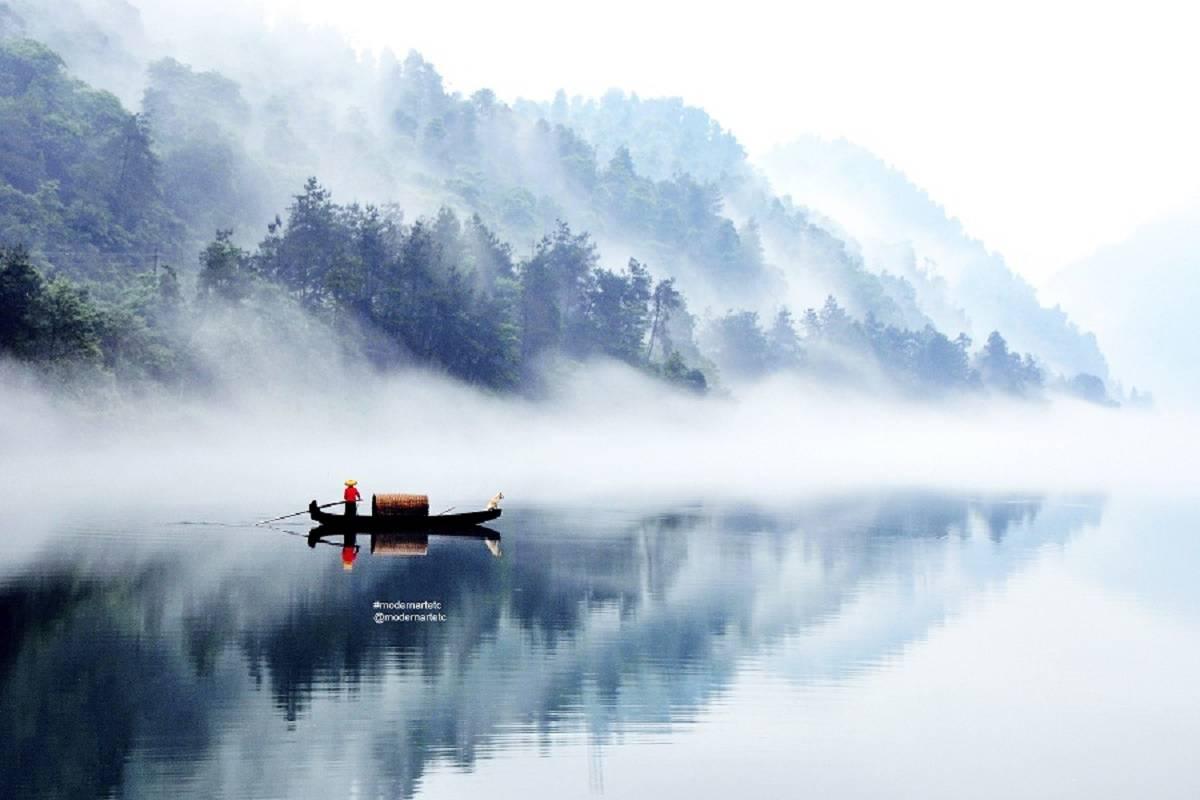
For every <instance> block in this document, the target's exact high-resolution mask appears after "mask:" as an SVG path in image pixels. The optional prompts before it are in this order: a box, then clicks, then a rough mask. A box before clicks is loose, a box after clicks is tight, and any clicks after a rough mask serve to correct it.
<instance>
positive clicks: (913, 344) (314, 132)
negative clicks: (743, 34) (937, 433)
mask: <svg viewBox="0 0 1200 800" xmlns="http://www.w3.org/2000/svg"><path fill="white" fill-rule="evenodd" d="M109 1H110V2H117V0H109ZM4 8H5V11H4V16H3V19H4V22H3V27H2V28H0V30H2V31H3V33H4V39H3V42H2V44H0V119H2V121H3V127H4V129H5V131H6V134H7V133H8V132H9V131H12V132H14V135H6V136H5V137H4V140H3V142H0V243H2V244H3V246H4V248H5V251H4V256H3V259H4V260H3V264H4V266H3V270H4V272H3V274H2V275H0V293H3V295H2V296H0V303H3V304H4V307H5V309H6V322H5V326H4V330H3V331H2V332H0V347H3V348H4V350H5V351H7V352H8V353H9V354H10V355H13V356H16V357H18V358H20V359H23V360H26V361H32V362H38V363H51V362H52V363H55V364H59V365H61V364H63V363H67V362H71V363H74V362H86V363H89V364H91V365H92V366H93V367H94V368H96V369H98V370H100V371H101V372H103V373H105V374H109V375H114V376H117V377H118V378H119V379H120V380H121V381H125V382H129V381H139V380H151V381H160V382H162V381H167V382H173V383H175V384H176V385H180V386H187V385H191V384H192V383H194V382H195V381H196V380H197V379H198V376H201V375H202V373H203V369H202V367H201V364H202V361H203V359H202V358H201V357H200V355H199V352H198V350H199V348H200V345H199V344H198V340H197V337H196V335H195V330H196V328H197V326H199V325H201V324H203V323H204V322H205V321H206V320H207V321H211V319H212V318H213V317H214V315H215V314H217V313H218V312H217V311H215V309H218V308H221V309H228V308H234V309H237V311H238V313H240V314H243V315H244V314H250V315H258V316H260V317H264V318H274V317H273V316H272V315H274V314H275V313H276V311H277V309H278V308H280V307H287V308H292V309H295V310H297V311H299V312H300V313H299V316H298V317H290V316H289V317H288V318H289V319H297V318H298V319H302V320H304V323H303V324H304V325H305V326H309V327H312V328H313V329H319V330H327V331H328V332H329V333H330V335H331V336H334V337H337V339H338V341H341V342H343V343H345V346H347V347H348V348H351V349H353V350H355V351H356V352H361V354H362V355H364V356H365V357H366V358H367V359H368V360H369V361H370V363H372V364H374V365H375V366H377V367H378V368H381V369H387V368H391V367H394V366H398V365H401V364H420V365H426V366H430V367H433V368H436V369H441V370H444V371H446V372H448V373H449V374H451V375H454V376H456V377H458V378H461V379H463V380H467V381H471V382H474V383H478V384H480V385H485V386H490V387H495V388H502V389H529V388H532V387H535V386H536V385H538V375H539V374H540V373H541V370H542V366H543V365H544V364H545V363H546V360H547V358H561V357H565V358H569V359H586V358H590V357H595V356H606V357H611V358H615V359H618V360H621V361H625V362H627V363H629V364H631V365H633V366H635V367H637V368H640V369H644V370H646V371H647V372H650V373H652V374H657V375H660V376H662V377H664V378H665V379H667V380H670V381H674V382H676V383H679V384H682V385H685V386H687V387H690V388H693V389H701V390H702V389H704V388H705V387H707V386H711V385H712V384H714V383H728V382H736V381H738V380H742V379H755V378H759V377H762V376H765V375H767V374H770V373H771V372H775V371H780V370H787V371H795V372H799V373H803V374H808V375H812V376H815V377H818V378H820V379H822V380H827V381H837V382H848V383H854V384H857V385H863V384H866V385H872V386H879V387H883V386H889V387H892V388H894V389H899V390H902V391H906V392H916V393H919V394H924V395H929V394H935V395H936V394H941V393H944V392H946V391H974V390H976V389H978V388H980V387H992V388H994V389H996V390H1002V391H1006V392H1014V393H1020V394H1029V393H1037V392H1039V391H1040V390H1041V389H1042V387H1043V386H1044V385H1047V384H1050V385H1060V386H1063V387H1069V386H1071V385H1075V384H1069V383H1068V382H1067V377H1068V376H1069V377H1071V378H1074V377H1075V375H1074V372H1073V371H1070V367H1069V364H1066V363H1065V362H1062V361H1059V360H1054V361H1051V362H1042V361H1040V360H1039V359H1038V356H1039V355H1041V354H1040V353H1035V354H1033V355H1025V356H1021V355H1018V354H1016V353H1013V352H1010V350H1009V348H1008V346H1007V344H1006V343H1005V341H1004V339H1005V336H1007V335H1010V332H1009V331H1008V330H1004V331H1002V332H996V333H994V334H992V335H991V336H990V337H989V338H988V340H987V342H986V345H985V346H982V347H980V348H979V349H976V344H975V343H974V342H973V341H972V339H971V337H970V336H969V335H966V334H965V333H964V332H965V331H967V330H969V327H968V326H967V325H966V324H964V325H962V326H953V322H954V320H955V319H956V318H954V317H951V318H950V323H951V325H949V326H948V325H946V322H945V320H946V319H947V318H946V316H945V315H944V314H941V313H936V312H934V311H931V310H930V309H927V308H926V307H925V306H924V305H923V303H922V299H923V298H922V292H921V291H920V288H921V287H919V286H916V285H914V283H913V282H912V281H911V280H910V279H909V277H907V276H901V275H899V274H897V273H894V272H887V271H875V270H872V269H871V268H869V266H868V263H867V262H866V261H865V260H864V258H863V256H862V254H861V252H860V251H859V250H858V248H857V246H856V245H855V243H854V242H852V241H848V240H846V239H843V238H839V236H838V234H837V233H836V226H834V225H830V224H828V223H826V222H824V221H823V220H821V219H820V218H818V217H816V216H815V215H813V214H812V213H811V212H809V211H808V210H807V209H805V208H803V207H800V206H797V205H795V204H793V203H792V202H791V201H790V200H789V199H787V198H782V199H781V198H778V197H775V196H774V195H772V194H771V193H770V190H769V187H768V185H767V184H766V182H765V181H764V180H762V178H761V176H759V175H757V174H756V173H755V172H754V171H753V170H751V169H750V168H749V167H748V166H747V164H746V162H745V158H744V153H743V152H742V150H741V147H740V145H738V143H737V141H736V139H734V138H733V136H732V135H731V134H729V133H728V132H727V131H725V130H723V129H722V128H721V127H720V126H719V125H717V124H716V123H715V122H713V121H712V120H711V119H709V118H708V117H707V115H705V114H704V113H703V112H702V111H699V110H697V109H690V108H687V107H686V106H683V105H682V104H681V103H679V102H678V101H640V100H638V99H637V98H636V97H628V96H625V95H619V94H617V95H610V96H606V97H605V98H603V99H602V100H601V101H599V102H598V104H597V103H590V104H589V103H587V102H584V101H571V102H567V101H566V100H565V98H563V97H559V98H558V99H557V100H556V101H555V102H554V103H553V104H550V105H549V106H548V107H540V106H538V105H536V104H531V103H517V104H514V105H512V106H509V105H506V104H505V103H503V102H501V101H500V100H499V99H498V98H497V97H496V95H495V94H494V93H493V92H491V91H490V90H487V89H481V90H479V91H476V92H475V93H473V94H472V95H471V96H470V97H463V96H461V95H459V94H456V93H451V92H447V91H446V90H445V88H444V86H443V83H442V80H441V77H440V76H439V75H438V73H437V71H436V70H435V69H434V67H433V66H432V65H431V64H429V63H428V62H426V61H425V60H424V59H422V58H421V57H420V56H419V55H417V54H415V53H413V54H410V55H409V56H407V57H406V58H405V59H404V60H402V61H400V60H395V59H391V58H390V57H389V56H387V55H386V54H385V55H384V56H383V57H382V58H380V59H377V60H370V59H366V60H364V59H359V58H357V57H355V56H354V55H353V54H352V53H351V54H350V55H349V56H347V49H346V48H345V46H344V45H341V44H338V43H336V42H334V43H332V44H331V43H329V42H324V43H323V44H322V46H324V47H326V48H329V52H330V57H329V58H328V59H316V60H315V62H319V63H320V64H327V65H328V68H327V70H326V72H327V73H328V74H326V75H325V76H324V80H326V81H329V80H332V78H331V77H330V76H340V77H341V78H344V79H347V80H348V81H349V83H348V84H347V86H348V87H349V88H348V90H347V91H346V92H344V93H343V95H341V96H339V95H337V94H335V93H332V92H330V93H326V92H325V89H326V88H327V87H326V84H322V83H320V82H319V81H318V82H314V83H312V84H311V86H309V89H310V90H309V91H307V92H305V91H303V89H302V84H303V83H304V80H305V78H306V77H307V76H308V75H310V74H311V72H305V71H304V70H303V69H301V70H299V71H298V72H297V73H296V74H289V75H288V77H280V78H279V79H278V80H274V79H272V78H265V77H264V76H263V73H262V72H261V71H260V70H258V68H257V67H256V65H260V62H256V61H253V60H251V61H250V62H248V63H249V66H244V67H242V69H243V70H244V72H245V74H244V75H240V76H230V75H224V74H220V73H218V72H216V71H213V70H211V69H204V68H197V67H194V66H190V65H188V64H186V63H183V62H181V61H179V60H176V59H175V58H174V57H172V56H171V55H170V54H166V53H159V54H157V56H158V57H155V58H153V59H151V60H149V61H148V63H146V64H145V67H144V68H143V69H142V70H141V71H140V72H139V73H138V74H140V76H141V77H140V78H139V84H140V86H141V87H142V91H141V95H140V102H139V105H138V107H137V108H136V109H135V108H130V107H126V106H123V105H122V104H121V102H120V101H118V100H117V99H116V97H115V96H113V95H111V94H109V93H107V92H105V91H102V90H99V89H97V88H94V87H91V86H89V85H87V84H86V83H84V82H82V81H81V80H79V79H78V78H76V77H74V76H73V75H72V71H71V67H70V64H71V63H72V58H74V60H75V61H77V62H78V63H81V64H85V65H86V64H87V63H88V59H87V58H86V57H85V56H86V55H87V53H88V52H92V51H94V50H95V49H96V46H95V39H94V38H93V37H89V36H83V37H82V41H83V42H85V43H87V44H88V45H89V46H90V47H91V50H88V48H85V47H83V46H82V45H81V44H80V41H81V35H80V34H79V33H78V27H79V26H77V27H76V29H74V32H71V31H68V32H66V33H64V32H63V31H62V30H61V29H59V28H55V27H54V26H51V25H48V24H46V23H45V20H41V21H40V22H39V20H38V19H37V18H34V22H32V23H31V22H30V21H29V20H30V18H33V17H34V15H35V14H37V13H40V12H38V11H37V10H36V9H34V10H31V6H30V4H28V3H22V2H18V3H13V4H10V5H9V6H6V7H4ZM92 24H93V25H94V27H95V29H97V30H103V29H104V21H103V20H102V19H97V20H93V22H92ZM89 30H90V29H89ZM32 33H42V34H44V35H46V36H47V37H48V38H51V39H54V38H57V39H58V41H57V42H56V43H57V44H60V45H61V46H64V47H66V48H68V50H69V51H70V52H68V53H67V56H66V58H65V59H64V57H63V56H61V55H59V54H58V53H56V52H55V51H54V50H52V49H51V48H50V47H48V46H47V45H46V44H43V43H40V42H38V41H35V40H33V39H30V38H28V36H29V35H30V34H32ZM268 39H269V37H268ZM132 40H136V41H138V42H139V45H138V46H139V48H143V49H132V50H130V51H123V50H122V48H123V47H126V46H127V45H126V44H125V43H126V42H128V41H132ZM149 47H150V45H147V44H146V43H145V37H144V36H141V35H140V34H139V35H136V36H134V35H129V36H125V37H120V36H113V37H110V38H108V39H104V40H103V46H102V47H101V49H102V50H105V49H107V50H117V51H121V52H122V54H123V56H124V57H123V58H116V57H114V58H113V59H111V60H109V61H105V62H104V63H107V64H109V65H110V66H112V65H116V66H113V67H112V70H110V71H109V72H112V71H113V70H116V69H117V68H118V67H120V65H122V64H123V65H125V67H124V68H123V69H124V72H123V73H122V75H123V79H129V78H130V76H131V75H132V74H134V73H135V70H134V69H133V68H132V67H130V66H129V65H130V64H138V63H141V62H139V58H141V57H143V56H144V53H145V49H144V48H149ZM339 48H340V49H339ZM76 51H78V52H79V55H76V56H74V57H73V56H72V52H76ZM92 60H93V61H98V60H100V59H95V58H93V59H92ZM315 62H314V63H315ZM314 69H317V70H318V71H320V68H315V67H312V66H309V67H308V70H310V71H311V70H314ZM92 70H93V72H94V74H93V75H89V77H96V76H100V77H101V78H105V79H111V80H113V81H114V88H116V84H117V83H119V80H118V78H116V77H113V76H112V75H111V74H109V73H103V74H101V72H100V71H98V70H96V69H95V67H94V65H93V68H92ZM121 85H122V86H125V87H126V88H127V86H128V84H127V83H125V84H121ZM314 176H316V177H314ZM68 299H69V302H67V300H68ZM952 302H953V301H952V300H949V299H948V300H947V301H946V303H947V304H952ZM9 309H12V310H13V311H12V313H11V314H10V313H7V310H9ZM961 318H962V319H964V320H965V319H966V317H965V315H964V316H962V317H961ZM935 322H936V323H941V324H942V330H939V329H938V325H937V324H935ZM64 331H69V332H70V334H69V335H67V334H66V333H64ZM984 333H989V332H988V331H984ZM978 335H980V336H982V335H983V334H982V333H981V334H978ZM64 337H65V338H64ZM59 342H71V343H72V344H70V346H66V345H63V346H59V344H58V343H59ZM1095 371H1096V372H1097V373H1098V374H1097V375H1095V376H1092V377H1093V379H1094V381H1096V382H1099V381H1101V380H1102V378H1103V377H1104V374H1103V361H1102V360H1100V362H1099V365H1098V367H1097V368H1096V370H1095ZM1088 385H1089V387H1092V391H1091V392H1090V393H1091V394H1092V395H1095V394H1096V393H1095V391H1094V383H1092V382H1088ZM1103 394H1104V392H1103V384H1102V383H1101V389H1100V392H1099V395H1098V397H1100V398H1102V397H1103Z"/></svg>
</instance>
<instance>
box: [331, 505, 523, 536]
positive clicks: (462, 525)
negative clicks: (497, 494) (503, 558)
mask: <svg viewBox="0 0 1200 800" xmlns="http://www.w3.org/2000/svg"><path fill="white" fill-rule="evenodd" d="M308 515H309V516H310V517H312V520H313V522H316V523H317V524H318V525H321V526H322V527H325V528H327V529H328V530H329V531H330V532H336V533H345V532H351V531H353V532H359V531H361V532H364V533H409V532H412V533H421V532H430V533H443V534H453V533H454V532H455V531H462V532H464V533H469V531H468V530H466V529H469V528H472V527H474V526H476V525H482V524H483V523H485V522H490V521H491V520H494V519H496V518H497V517H499V516H500V509H499V508H488V509H485V510H483V511H468V512H466V513H463V514H436V515H434V516H425V515H420V516H418V515H413V516H391V515H388V516H379V515H374V516H370V515H368V516H359V515H357V514H356V515H354V516H347V515H345V514H330V513H329V512H328V511H322V510H321V509H320V508H318V507H317V501H316V500H313V501H312V502H311V503H309V504H308ZM475 533H476V534H477V533H478V531H476V532H475Z"/></svg>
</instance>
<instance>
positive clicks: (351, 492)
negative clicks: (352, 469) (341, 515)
mask: <svg viewBox="0 0 1200 800" xmlns="http://www.w3.org/2000/svg"><path fill="white" fill-rule="evenodd" d="M342 499H343V500H345V501H346V516H347V517H354V516H358V501H359V500H362V495H361V494H359V493H358V481H356V480H354V478H350V479H349V480H348V481H346V491H345V492H343V493H342Z"/></svg>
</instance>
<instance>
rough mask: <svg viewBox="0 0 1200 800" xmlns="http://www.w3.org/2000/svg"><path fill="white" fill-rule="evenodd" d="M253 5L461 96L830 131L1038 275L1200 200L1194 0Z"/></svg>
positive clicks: (763, 130)
mask: <svg viewBox="0 0 1200 800" xmlns="http://www.w3.org/2000/svg"><path fill="white" fill-rule="evenodd" d="M262 2H264V3H265V5H266V6H267V8H268V10H269V13H271V14H274V15H282V16H291V17H299V18H301V19H303V20H305V21H307V22H310V23H317V24H322V25H330V26H333V27H335V28H337V29H339V30H340V31H342V32H343V33H344V34H345V35H346V36H347V37H348V38H349V39H350V40H351V41H352V42H353V43H354V44H355V45H356V46H359V47H363V48H380V47H383V46H389V47H391V48H392V49H393V50H396V51H397V52H399V53H401V54H402V53H403V52H406V51H407V50H408V49H410V48H415V49H417V50H419V51H421V52H422V53H423V54H424V55H425V56H426V57H427V58H429V59H430V60H431V61H432V62H433V63H434V64H435V65H436V66H437V68H438V70H439V71H440V72H441V73H442V74H443V76H444V77H445V78H446V81H447V84H448V85H449V86H450V87H451V88H452V89H457V90H460V91H463V92H466V93H469V92H471V91H474V90H475V89H477V88H480V87H483V86H487V87H490V88H493V89H495V90H496V92H497V94H498V95H500V96H501V97H502V98H504V99H506V100H512V99H513V98H515V97H517V96H525V97H532V98H548V97H550V96H551V95H552V94H553V92H554V91H555V90H556V89H558V88H560V87H561V88H564V89H565V90H566V91H567V93H568V94H585V95H598V94H600V93H602V92H603V91H605V90H606V89H608V88H610V87H619V88H623V89H626V90H631V91H636V92H638V93H639V94H640V95H642V96H659V95H680V96H682V97H684V98H685V99H686V100H687V101H688V102H689V103H692V104H696V105H700V106H703V107H704V108H705V109H707V110H708V111H709V112H710V113H711V114H713V115H714V116H715V117H716V118H717V119H718V120H719V121H720V122H721V123H722V124H723V125H725V127H727V128H730V129H732V130H733V132H734V133H735V134H736V135H737V136H738V137H739V138H740V139H741V140H742V142H743V143H744V144H745V145H746V146H747V148H748V149H749V150H750V152H751V155H754V154H755V153H758V152H762V151H763V150H765V149H768V148H770V147H771V146H773V145H775V144H779V143H783V142H786V141H788V140H790V139H792V138H794V137H795V136H797V135H799V134H801V133H815V134H818V135H822V136H825V137H838V136H844V137H845V138H847V139H850V140H851V141H853V142H856V143H858V144H861V145H863V146H865V147H867V148H869V149H871V150H873V151H875V152H876V153H877V154H879V155H880V156H881V157H883V158H884V159H885V160H887V161H889V162H891V163H893V164H894V165H895V166H897V167H898V168H900V169H901V170H902V171H904V172H905V173H907V174H908V175H909V176H910V177H911V178H912V179H913V180H914V181H915V182H916V183H918V184H920V185H921V186H923V187H924V188H926V189H927V190H928V191H929V192H930V194H931V195H932V196H933V197H934V199H936V200H938V201H939V202H941V203H942V204H943V205H944V206H946V208H947V209H948V210H949V211H950V212H951V214H954V215H957V216H958V217H959V218H960V219H962V221H963V223H964V224H965V226H966V228H967V230H968V231H969V232H971V233H972V234H973V235H975V236H976V237H978V238H981V239H982V240H983V241H984V242H985V243H986V244H987V245H988V246H989V247H991V248H992V249H995V250H999V251H1000V252H1001V253H1003V254H1004V255H1005V256H1006V257H1007V258H1008V259H1009V261H1010V263H1011V264H1012V266H1013V267H1014V268H1016V269H1017V270H1018V271H1020V272H1022V273H1024V274H1025V275H1026V276H1027V277H1029V278H1030V279H1031V280H1033V281H1034V282H1035V283H1042V282H1043V281H1044V280H1045V279H1046V278H1047V277H1049V275H1050V274H1052V273H1053V272H1054V271H1055V270H1057V269H1058V268H1060V267H1062V266H1065V265H1066V264H1067V263H1068V262H1070V261H1072V260H1074V259H1077V258H1080V257H1083V256H1085V255H1087V254H1088V253H1090V252H1091V251H1092V250H1094V249H1096V248H1097V247H1099V246H1100V245H1103V244H1106V243H1111V242H1115V241H1119V240H1121V239H1123V238H1125V237H1126V236H1127V235H1128V234H1129V233H1130V232H1131V231H1132V230H1133V229H1134V228H1135V227H1137V226H1138V225H1140V224H1143V223H1145V222H1147V221H1149V220H1151V219H1153V218H1155V217H1158V216H1161V215H1163V214H1166V213H1170V212H1172V211H1174V210H1176V209H1179V208H1181V207H1184V206H1187V205H1190V204H1191V203H1193V202H1194V201H1195V199H1196V198H1197V197H1200V103H1198V102H1197V86H1196V83H1197V77H1198V76H1200V47H1197V46H1196V42H1195V37H1196V31H1197V23H1198V22H1200V12H1198V11H1197V8H1198V7H1197V6H1196V5H1194V4H1187V3H1162V2H1139V3H1126V4H1121V5H1116V4H1106V3H1103V2H1092V3H1049V2H1037V3H1027V2H1016V1H1014V2H1005V3H994V4H980V3H965V2H938V1H937V0H905V2H894V1H893V2H864V1H863V0H827V2H823V3H807V2H794V3H788V4H781V3H770V2H763V0H736V2H724V3H720V4H702V3H699V2H657V3H656V2H647V0H641V1H640V2H634V1H633V0H605V1H604V2H595V3H590V4H587V5H583V4H572V3H568V2H563V1H562V0H560V1H559V2H550V1H548V0H505V2H495V1H494V0H493V2H486V3H452V2H437V1H436V0H434V1H432V2H431V1H430V0H420V2H412V1H411V0H337V1H336V2H330V0H262Z"/></svg>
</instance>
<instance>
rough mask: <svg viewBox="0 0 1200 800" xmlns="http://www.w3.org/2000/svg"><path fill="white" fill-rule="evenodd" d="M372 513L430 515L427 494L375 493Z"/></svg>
mask: <svg viewBox="0 0 1200 800" xmlns="http://www.w3.org/2000/svg"><path fill="white" fill-rule="evenodd" d="M371 514H372V515H374V516H377V517H428V516H429V495H427V494H373V495H371Z"/></svg>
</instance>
